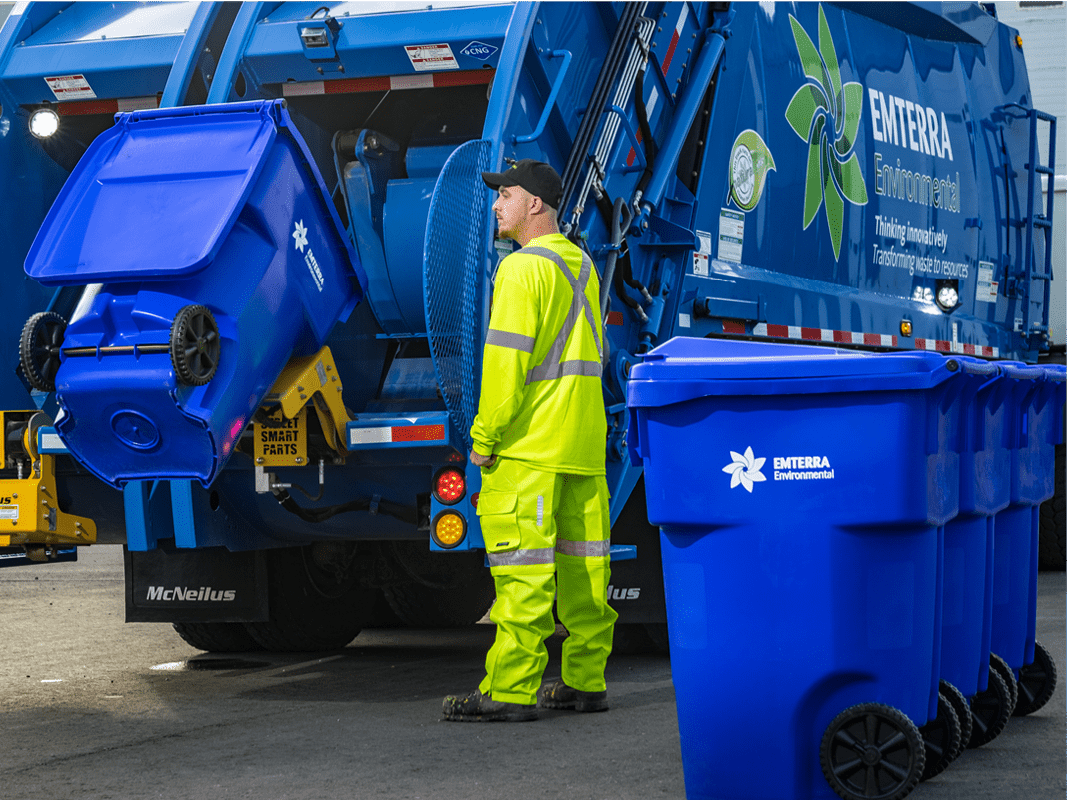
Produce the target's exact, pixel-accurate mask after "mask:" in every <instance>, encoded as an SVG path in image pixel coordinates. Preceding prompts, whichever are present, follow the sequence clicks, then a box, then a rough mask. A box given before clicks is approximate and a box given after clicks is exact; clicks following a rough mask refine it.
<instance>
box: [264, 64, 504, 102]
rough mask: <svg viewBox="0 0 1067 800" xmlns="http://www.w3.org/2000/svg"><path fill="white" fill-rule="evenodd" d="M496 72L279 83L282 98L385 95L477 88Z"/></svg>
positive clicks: (489, 70) (474, 70)
mask: <svg viewBox="0 0 1067 800" xmlns="http://www.w3.org/2000/svg"><path fill="white" fill-rule="evenodd" d="M495 74H496V70H493V69H468V70H463V71H461V72H435V73H432V74H423V75H382V76H378V77H374V78H341V79H339V80H333V81H308V82H307V83H283V84H282V96H283V97H304V96H307V95H317V94H359V93H360V92H388V91H390V90H394V89H395V90H398V91H400V90H404V89H442V88H445V87H448V86H478V85H484V84H488V83H489V82H490V81H491V80H492V79H493V75H495Z"/></svg>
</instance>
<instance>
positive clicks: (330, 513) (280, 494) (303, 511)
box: [271, 489, 418, 525]
mask: <svg viewBox="0 0 1067 800" xmlns="http://www.w3.org/2000/svg"><path fill="white" fill-rule="evenodd" d="M271 493H272V494H273V495H274V499H275V500H277V501H278V504H279V505H280V506H281V507H282V508H284V509H285V510H286V511H288V512H289V513H290V514H295V515H296V516H298V517H300V519H302V520H304V522H312V523H319V522H325V521H326V520H328V519H330V518H331V517H335V516H337V515H338V514H346V513H348V512H350V511H372V505H373V507H374V509H373V512H372V513H382V514H388V515H389V516H391V517H396V518H397V519H398V520H400V521H401V522H410V523H411V524H412V525H415V524H417V523H418V512H417V510H416V509H415V508H413V507H412V506H403V505H400V504H399V503H393V502H391V501H389V500H378V501H377V503H374V504H372V501H371V500H369V499H366V498H363V499H360V500H351V501H349V502H347V503H341V504H340V505H336V506H326V507H325V508H304V507H303V506H301V505H300V504H299V503H297V502H296V500H294V499H293V497H292V495H290V494H289V492H287V491H286V490H285V489H271Z"/></svg>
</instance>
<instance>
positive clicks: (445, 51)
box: [404, 44, 459, 72]
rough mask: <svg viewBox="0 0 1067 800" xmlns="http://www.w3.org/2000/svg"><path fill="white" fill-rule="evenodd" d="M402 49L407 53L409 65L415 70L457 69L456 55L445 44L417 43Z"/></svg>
mask: <svg viewBox="0 0 1067 800" xmlns="http://www.w3.org/2000/svg"><path fill="white" fill-rule="evenodd" d="M404 51H405V52H406V53H407V54H408V59H409V60H410V61H411V66H413V67H414V68H415V71H416V72H432V71H434V70H439V69H459V64H457V63H456V57H455V56H454V55H453V54H452V48H451V47H449V46H448V45H447V44H417V45H407V46H406V47H404Z"/></svg>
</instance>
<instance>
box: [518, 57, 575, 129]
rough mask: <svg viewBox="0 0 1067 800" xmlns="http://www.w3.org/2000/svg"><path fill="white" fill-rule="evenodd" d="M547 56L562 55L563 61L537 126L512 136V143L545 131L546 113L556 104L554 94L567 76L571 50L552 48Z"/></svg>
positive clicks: (557, 92) (556, 93)
mask: <svg viewBox="0 0 1067 800" xmlns="http://www.w3.org/2000/svg"><path fill="white" fill-rule="evenodd" d="M548 57H549V58H561V57H562V58H563V63H562V64H561V65H560V68H559V72H558V73H556V80H555V81H553V82H552V91H551V92H549V95H548V100H546V101H545V108H544V110H543V111H542V112H541V119H539V120H538V121H537V127H536V128H534V130H533V133H527V134H525V135H523V136H512V137H511V142H512V144H525V143H526V142H532V141H535V140H536V139H537V138H538V137H539V136H540V135H541V134H542V133H544V132H545V125H546V124H548V115H549V114H550V113H551V112H552V106H554V105H555V104H556V95H558V94H559V90H560V88H561V87H562V86H563V79H564V78H565V77H566V76H567V67H569V66H570V65H571V51H570V50H553V51H552V52H551V53H549V54H548Z"/></svg>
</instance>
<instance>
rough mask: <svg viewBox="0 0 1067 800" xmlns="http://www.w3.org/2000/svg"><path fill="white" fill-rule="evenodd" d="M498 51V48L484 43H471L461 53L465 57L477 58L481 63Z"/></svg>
mask: <svg viewBox="0 0 1067 800" xmlns="http://www.w3.org/2000/svg"><path fill="white" fill-rule="evenodd" d="M496 51H497V48H496V47H494V46H493V45H491V44H485V43H484V42H471V43H470V44H469V45H467V46H466V47H464V48H463V49H462V50H460V51H459V52H460V53H462V54H463V55H465V56H470V57H471V58H476V59H478V60H479V61H486V60H488V59H489V58H490V57H492V55H493V53H495V52H496Z"/></svg>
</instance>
